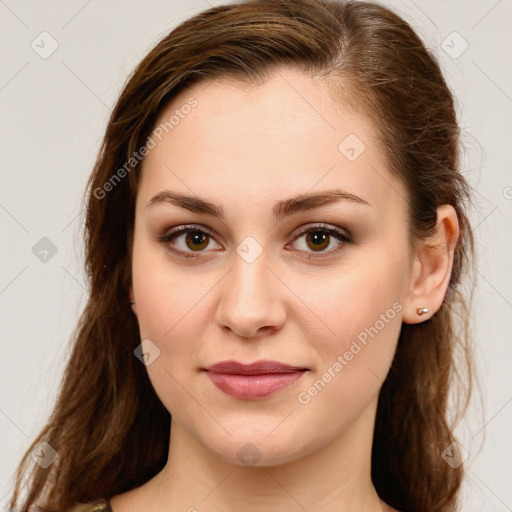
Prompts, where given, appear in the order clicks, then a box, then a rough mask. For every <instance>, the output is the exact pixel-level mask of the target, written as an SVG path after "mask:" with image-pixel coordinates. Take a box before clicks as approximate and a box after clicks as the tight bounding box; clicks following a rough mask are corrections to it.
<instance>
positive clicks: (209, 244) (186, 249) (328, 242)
mask: <svg viewBox="0 0 512 512" xmlns="http://www.w3.org/2000/svg"><path fill="white" fill-rule="evenodd" d="M302 239H304V240H302ZM157 241H158V242H159V243H161V244H162V245H164V246H165V248H166V249H167V250H168V251H170V252H172V253H174V254H176V255H178V256H180V257H182V258H197V257H199V255H200V253H202V252H205V250H206V249H209V250H218V249H221V248H222V247H221V246H220V245H218V244H216V243H215V242H214V237H213V235H212V234H211V233H210V232H209V231H207V230H206V229H205V228H203V227H201V226H199V225H188V226H178V227H176V228H174V229H172V230H171V231H169V232H167V233H165V234H164V235H162V236H159V237H157ZM297 242H299V243H298V244H297V245H299V248H298V250H299V251H300V252H306V253H308V254H309V255H308V258H309V259H311V258H321V257H324V256H329V255H331V254H332V253H334V252H337V251H338V250H339V248H340V247H341V246H343V245H345V244H350V243H352V239H351V238H350V235H349V234H348V233H347V232H345V231H343V230H341V229H339V228H335V227H333V226H327V225H324V224H322V225H316V226H309V227H306V228H304V229H302V230H301V231H300V232H299V233H298V234H296V235H295V238H294V239H293V242H292V244H293V243H297ZM289 245H291V244H289ZM289 245H287V246H286V247H289ZM333 247H334V248H333ZM329 248H330V249H331V250H327V249H329ZM194 253H196V254H194ZM315 253H316V254H315Z"/></svg>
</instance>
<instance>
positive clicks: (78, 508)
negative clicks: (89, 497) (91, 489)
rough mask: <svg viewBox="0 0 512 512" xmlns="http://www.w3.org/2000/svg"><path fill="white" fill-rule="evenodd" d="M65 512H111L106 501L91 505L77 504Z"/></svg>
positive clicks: (95, 502)
mask: <svg viewBox="0 0 512 512" xmlns="http://www.w3.org/2000/svg"><path fill="white" fill-rule="evenodd" d="M67 512H112V509H111V508H110V504H109V503H108V502H107V501H105V500H101V501H94V502H91V503H79V504H78V505H75V506H74V507H73V508H70V509H68V511H67Z"/></svg>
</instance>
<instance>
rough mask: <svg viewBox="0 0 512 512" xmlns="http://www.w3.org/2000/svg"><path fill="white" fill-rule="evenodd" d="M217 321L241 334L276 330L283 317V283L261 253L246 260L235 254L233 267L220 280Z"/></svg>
mask: <svg viewBox="0 0 512 512" xmlns="http://www.w3.org/2000/svg"><path fill="white" fill-rule="evenodd" d="M221 287H222V288H221V298H220V300H219V304H218V307H217V312H216V322H217V325H219V327H220V328H221V329H223V330H227V331H232V332H234V333H235V334H237V335H238V336H240V337H243V338H254V337H259V336H263V335H269V334H272V333H273V332H277V331H279V330H280V329H281V328H282V327H283V325H284V323H285V321H286V308H285V304H284V300H283V296H282V294H283V293H284V287H283V284H282V283H281V282H280V281H279V279H277V277H276V276H275V275H274V273H273V272H272V270H271V269H270V268H269V267H268V261H267V259H266V258H265V257H264V254H262V255H261V256H260V257H259V258H257V259H256V261H253V262H251V263H247V262H246V261H244V259H243V258H241V257H239V256H238V255H235V263H234V268H233V269H232V270H231V271H230V272H229V273H228V275H227V276H226V278H225V279H223V280H222V282H221Z"/></svg>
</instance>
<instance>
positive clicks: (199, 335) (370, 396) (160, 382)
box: [132, 70, 413, 465]
mask: <svg viewBox="0 0 512 512" xmlns="http://www.w3.org/2000/svg"><path fill="white" fill-rule="evenodd" d="M176 110H177V112H176ZM165 123H167V124H165ZM148 147H149V148H151V149H150V151H149V154H148V155H147V156H146V158H145V160H144V164H143V172H142V177H141V181H140V187H139V190H138V196H137V204H136V221H135V236H134V246H133V289H132V290H133V299H134V300H135V303H136V305H135V306H134V310H135V311H136V314H137V318H138V321H139V326H140V332H141V339H142V340H145V341H144V342H143V349H144V352H145V353H147V354H148V355H147V356H146V357H147V360H146V362H147V371H148V373H149V376H150V379H151V382H152V384H153V386H154V388H155V390H156V392H157V394H158V396H159V397H160V399H161V401H162V402H163V404H164V405H165V407H166V408H167V409H168V410H169V411H170V413H171V415H172V419H173V422H177V423H178V424H179V425H180V427H182V428H183V429H184V431H186V432H187V433H188V434H189V436H190V438H191V439H193V440H195V441H197V443H198V445H199V446H201V447H202V449H204V448H206V449H208V450H209V451H210V452H213V453H214V454H217V455H218V456H220V457H222V458H223V459H225V460H228V461H232V462H234V463H237V464H248V465H252V464H257V465H275V464H280V463H284V462H288V461H292V460H294V459H298V458H299V457H301V456H305V455H307V454H310V453H312V452H314V451H315V450H318V449H320V448H323V447H328V446H329V445H331V443H335V442H343V443H350V444H351V445H354V443H355V446H358V445H357V443H358V439H359V443H360V444H359V447H360V446H361V442H362V441H361V440H362V439H364V442H367V441H368V439H369V438H370V437H371V431H372V428H373V419H374V414H375V407H376V402H377V396H378V392H379V389H380V387H381V385H382V383H383V380H384V378H385V377H386V374H387V372H388V369H389V367H390V364H391V361H392V359H393V355H394V352H395V348H396V343H397V338H398V335H399V331H400V326H401V321H402V313H401V310H402V301H404V300H405V298H406V296H407V294H408V293H409V292H410V284H409V282H410V271H411V266H412V260H413V258H412V255H411V250H410V247H409V243H408V224H407V222H408V218H407V207H406V202H405V198H406V191H405V187H404V186H403V184H402V183H401V182H400V181H399V180H398V179H397V178H395V177H394V176H393V175H392V174H391V173H390V172H389V171H388V170H387V168H386V162H385V158H384V155H383V153H382V152H381V150H380V149H379V148H378V147H377V145H376V141H375V133H374V130H373V127H372V125H371V124H369V123H368V122H367V121H366V120H365V119H364V118H363V117H360V116H357V115H354V114H351V113H349V111H348V110H344V109H343V108H341V107H340V106H338V105H336V104H335V103H333V101H332V100H331V99H330V98H329V96H328V95H327V93H326V91H325V90H324V89H322V88H321V87H320V86H319V85H318V84H317V83H316V82H315V81H314V80H313V79H311V78H308V77H306V76H305V75H303V74H301V73H299V72H295V71H290V70H282V71H281V72H279V73H275V74H274V75H273V76H272V79H271V80H269V81H268V82H267V83H266V84H265V85H264V86H260V87H247V86H245V87H244V86H242V85H241V84H239V83H236V82H228V81H220V80H215V81H213V82H211V83H210V84H209V85H208V86H207V87H206V84H205V83H204V82H203V83H199V84H197V85H195V86H194V87H193V88H191V89H189V90H187V91H183V92H182V93H180V95H179V96H177V97H176V98H175V99H174V100H173V103H172V105H171V106H169V108H167V109H166V110H165V111H164V112H162V114H161V116H160V118H159V120H158V122H157V126H156V128H155V131H154V132H153V135H152V139H151V141H148ZM329 194H330V195H329ZM184 196H187V197H190V199H185V198H184ZM180 197H181V199H180ZM308 198H309V199H308ZM180 203H181V206H179V204H180ZM204 203H207V206H208V208H207V207H206V206H205V204H204ZM176 228H178V229H176ZM185 230H188V231H185ZM337 233H339V234H337ZM148 340H150V341H148ZM226 361H228V362H233V361H236V362H239V363H241V364H249V363H253V362H260V361H273V362H277V363H281V364H283V365H289V366H291V367H293V368H288V367H286V368H281V367H279V366H272V365H270V366H269V365H266V366H265V365H263V366H262V367H260V368H258V367H255V368H252V370H253V372H252V373H253V375H248V373H251V371H250V370H251V369H250V368H249V369H248V368H245V369H244V368H243V367H237V366H236V365H231V366H230V365H227V366H225V367H224V368H222V367H219V368H217V371H214V369H212V370H211V371H207V370H206V369H207V368H210V367H212V365H215V364H217V363H220V362H226ZM240 368H241V370H240ZM237 371H238V373H240V372H241V373H244V371H245V374H244V375H240V374H239V375H234V374H235V373H237ZM223 372H224V373H223ZM268 372H274V373H268ZM287 372H289V373H287ZM257 374H259V376H258V375H257Z"/></svg>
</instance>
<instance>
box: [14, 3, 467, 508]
mask: <svg viewBox="0 0 512 512" xmlns="http://www.w3.org/2000/svg"><path fill="white" fill-rule="evenodd" d="M279 66H291V67H294V68H296V69H299V70H301V71H303V72H305V73H306V74H308V75H311V76H313V75H315V76H316V77H320V78H322V79H323V80H324V81H325V83H326V84H327V85H328V86H329V87H330V90H332V92H333V95H336V97H339V99H340V101H343V102H345V104H347V105H348V104H349V105H350V106H351V108H354V109H356V110H357V111H359V112H361V113H362V114H363V115H366V116H368V117H369V118H370V119H371V120H372V122H373V124H374V126H375V127H376V132H377V134H378V136H379V140H380V142H381V143H382V147H383V148H384V151H385V152H386V156H387V160H388V165H389V169H390V171H391V172H393V173H395V174H396V175H397V176H399V177H400V178H401V179H402V180H403V182H404V183H405V184H406V186H407V190H408V195H409V210H410V227H411V233H412V234H413V235H414V237H415V239H416V240H424V239H427V238H428V237H429V235H430V234H432V232H433V230H434V229H435V226H436V209H437V207H439V206H440V205H443V204H450V205H452V206H453V207H454V208H455V210H456V212H457V215H458V219H459V224H460V229H461V232H460V238H459V242H458V244H457V247H456V250H455V256H454V261H453V271H452V276H451V280H450V284H449V290H448V293H447V295H446V297H445V300H444V302H443V304H442V306H441V308H440V309H439V311H437V312H436V314H435V315H434V316H433V317H432V318H431V319H430V320H428V321H426V322H424V323H421V324H417V325H403V326H402V330H401V334H400V338H399V342H398V348H397V351H396V355H395V358H394V361H393V364H392V367H391V370H390V372H389V374H388V376H387V378H386V380H385V382H384V384H383V386H382V389H381V392H380V396H379V403H378V410H377V419H376V425H375V434H374V444H373V454H372V479H373V483H374V485H375V488H376V490H377V492H378V493H379V495H380V496H381V497H382V498H383V499H384V500H385V501H386V502H387V503H389V504H390V505H391V506H393V507H395V508H397V509H399V510H401V511H403V512H427V511H428V512H441V511H442V512H448V511H453V510H456V506H457V505H456V499H457V493H458V490H459V487H460V484H461V479H462V475H463V466H462V465H460V466H458V467H455V468H452V467H451V466H450V465H449V464H447V463H446V462H445V461H444V460H443V457H442V453H443V451H444V450H445V449H446V447H447V446H448V445H449V444H450V443H451V442H452V441H453V440H454V436H453V426H454V425H453V420H454V419H455V417H454V416H453V415H452V416H450V415H449V413H450V412H451V411H448V400H449V396H450V393H449V392H450V390H451V389H452V386H453V385H454V384H456V383H459V384H460V385H459V386H457V389H458V391H459V393H458V395H457V396H459V397H462V400H461V401H460V403H459V405H460V407H459V409H457V410H458V411H459V412H460V411H462V410H463V409H464V408H465V406H466V405H467V400H466V398H468V397H469V392H470V388H471V386H470V382H471V379H470V378H469V377H470V375H471V366H470V359H469V344H468V337H467V326H468V324H467V322H468V317H469V316H468V314H467V311H466V307H467V303H466V302H465V299H464V298H463V296H462V295H461V293H460V290H459V289H458V285H459V282H460V279H461V277H462V275H463V271H464V270H465V269H466V268H467V267H468V262H469V261H470V260H469V258H470V256H471V254H472V248H473V241H472V234H471V229H470V226H469V223H468V220H467V217H466V213H465V209H466V204H467V199H468V197H469V193H468V192H469V190H468V185H467V183H466V181H465V179H464V178H463V175H462V174H461V170H460V168H459V166H460V154H459V153H460V142H459V127H458V124H457V119H456V113H455V109H454V99H453V97H452V94H451V93H450V90H449V88H448V87H447V85H446V83H445V80H444V78H443V75H442V73H441V70H440V67H439V65H438V63H437V60H436V58H435V57H434V56H433V55H432V54H431V53H430V52H429V51H428V50H427V49H426V48H425V46H424V45H423V43H422V42H421V40H420V39H419V37H418V36H417V35H416V33H415V32H414V31H413V30H412V29H411V27H410V26H409V25H408V24H407V22H405V21H404V20H403V19H401V18H400V17H399V16H397V15H396V14H394V13H393V12H392V11H390V10H389V9H387V8H385V7H383V6H380V5H378V4H374V3H370V2H357V1H355V2H354V1H348V2H343V1H339V2H337V1H332V0H248V1H244V2H240V3H234V4H228V5H224V6H219V7H215V8H211V9H208V10H206V11H204V12H201V13H199V14H197V15H196V16H194V17H193V18H191V19H189V20H187V21H185V22H184V23H182V24H181V25H179V26H178V27H177V28H175V29H174V30H173V31H172V32H171V33H170V34H169V35H168V36H166V37H165V38H164V39H162V40H161V41H160V42H159V43H158V44H157V46H156V47H155V48H154V49H153V50H151V52H150V53H149V54H148V55H147V56H146V57H145V58H144V60H143V61H142V62H141V63H140V64H139V66H138V67H137V68H136V70H135V71H134V73H133V74H132V76H131V77H130V78H129V80H128V82H127V84H126V86H125V88H124V90H123V92H122V94H121V97H120V98H119V101H118V102H117V105H116V106H115V109H114V111H113V113H112V115H111V118H110V121H109V123H108V126H107V129H106V134H105V137H104V140H103V143H102V147H101V149H100V151H99V154H98V157H97V161H96V164H95V167H94V170H93V173H92V175H91V177H90V180H89V183H88V191H87V214H86V215H87V217H86V221H85V239H86V267H87V271H88V277H89V288H90V292H89V301H88V303H87V305H86V307H85V310H84V312H83V314H82V316H81V319H80V322H79V325H78V327H77V330H76V335H75V339H74V343H73V350H72V354H71V357H70V360H69V363H68V365H67V368H66V372H65V376H64V379H63V382H62V387H61V390H60V394H59V397H58V400H57V403H56V405H55V407H54V410H53V412H52V414H51V417H50V419H49V421H48V423H47V425H46V426H45V427H44V429H43V430H42V432H41V434H40V435H39V436H38V437H37V439H36V440H35V441H34V443H33V444H32V446H31V447H30V449H29V450H28V451H27V453H26V454H25V456H24V458H23V460H22V462H21V464H20V466H19V468H18V472H17V485H16V489H15V491H14V494H13V497H12V501H11V506H12V507H18V506H19V507H20V508H19V510H22V511H27V510H29V508H31V506H32V505H33V504H35V503H36V502H38V503H39V505H40V506H44V508H45V510H51V511H62V510H66V509H67V508H69V507H71V506H72V505H74V504H76V503H77V502H87V501H92V500H95V499H98V498H110V497H112V496H114V495H116V494H119V493H122V492H125V491H127V490H130V489H132V488H135V487H137V486H140V485H142V484H143V483H145V482H146V481H147V480H149V479H150V478H151V477H152V476H154V475H155V474H156V473H158V472H159V471H160V470H161V469H162V468H163V466H164V465H165V463H166V459H167V456H168V448H169V446H168V444H169V429H170V414H169V412H168V411H167V410H166V409H165V408H164V406H163V405H162V403H161V402H160V400H159V399H158V398H157V396H156V394H155V391H154V390H153V388H152V386H151V384H150V381H149V378H148V376H147V373H146V370H145V367H144V365H142V364H141V363H140V362H139V361H138V360H137V358H136V357H135V356H134V353H133V352H134V349H135V348H136V347H137V346H138V345H139V344H140V338H139V330H138V324H137V321H136V319H135V317H134V315H133V314H132V312H131V310H130V307H129V304H128V292H129V286H130V283H131V247H132V233H133V225H134V206H135V198H136V194H137V183H138V176H139V174H140V167H141V166H140V160H138V159H137V158H134V155H135V154H136V153H137V154H139V153H138V151H139V149H140V148H141V147H142V146H144V145H145V143H146V141H147V139H148V137H149V136H150V134H151V132H152V130H153V129H154V125H155V121H156V119H157V116H158V115H159V113H160V112H161V111H162V109H163V108H164V107H166V105H167V104H168V103H169V101H170V100H171V99H172V98H173V97H174V96H175V95H176V94H177V93H178V92H179V91H183V90H184V89H185V88H186V87H190V86H191V85H193V84H195V83H197V82H199V81H201V80H205V79H215V78H217V77H230V78H236V79H237V80H240V81H245V82H246V83H249V84H260V83H262V82H263V81H264V79H265V78H266V77H267V76H268V74H269V73H270V72H271V71H272V70H273V69H276V68H277V67H279ZM130 159H131V160H130ZM126 162H130V165H129V166H128V167H127V166H126ZM122 168H124V169H125V172H124V173H122V172H120V171H119V170H120V169H122ZM114 175H116V176H117V178H115V176H114ZM120 177H121V178H122V179H119V178H120ZM107 182H110V183H111V185H112V186H110V187H105V184H106V183H107ZM456 319H458V320H459V322H458V323H457V322H455V320H456ZM457 354H459V355H460V354H462V356H463V357H462V359H460V358H458V357H456V356H457ZM457 361H458V364H456V362H457ZM450 403H451V402H450ZM42 441H46V442H47V443H49V444H50V445H51V446H52V447H53V448H54V449H55V450H56V451H57V453H58V459H57V460H56V461H55V462H54V463H53V464H52V465H51V466H50V467H49V468H47V469H43V468H41V467H39V466H37V465H35V464H34V463H33V460H32V457H31V456H30V454H31V451H32V449H33V448H34V447H35V446H36V445H37V443H39V442H42ZM22 491H26V493H25V492H22ZM22 494H26V495H25V496H24V497H23V498H22ZM17 509H18V508H17Z"/></svg>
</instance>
